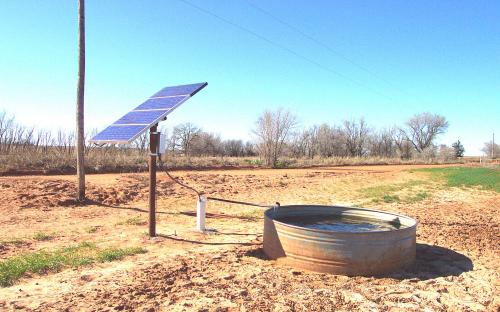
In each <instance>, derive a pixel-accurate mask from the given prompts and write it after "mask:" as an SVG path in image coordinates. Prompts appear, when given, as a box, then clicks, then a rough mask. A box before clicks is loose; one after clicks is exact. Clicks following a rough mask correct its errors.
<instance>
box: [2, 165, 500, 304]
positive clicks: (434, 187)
mask: <svg viewBox="0 0 500 312" xmlns="http://www.w3.org/2000/svg"><path fill="white" fill-rule="evenodd" d="M416 167H422V166H365V167H335V168H320V169H318V168H314V169H282V170H281V169H280V170H264V169H255V170H219V171H216V170H211V171H191V172H184V171H182V172H181V171H179V172H175V173H174V175H176V176H178V177H179V178H180V179H181V180H182V181H183V182H185V183H187V184H189V185H191V186H194V187H196V188H198V189H200V190H203V191H204V192H206V193H207V194H209V195H212V196H216V197H222V198H228V199H234V200H241V201H249V202H255V203H259V204H269V205H270V204H273V203H274V202H276V201H279V202H280V203H281V204H282V205H287V204H338V205H356V206H362V207H367V208H369V207H370V208H375V209H379V210H386V211H392V212H397V213H402V214H405V215H408V216H411V217H414V218H416V219H418V221H419V224H418V228H417V243H418V244H417V260H416V263H415V265H414V266H413V267H412V268H410V269H407V270H401V271H397V272H394V273H391V274H389V275H387V276H382V277H345V276H335V275H328V274H320V273H312V272H307V271H301V270H296V269H293V268H290V267H286V266H281V265H277V264H276V263H275V262H274V261H272V260H269V259H267V258H266V256H265V255H264V254H263V252H262V249H261V248H262V231H263V219H262V209H260V208H254V207H248V206H239V205H231V204H223V203H220V202H209V203H208V216H207V226H208V227H210V228H213V229H214V231H213V232H211V233H208V234H202V233H197V232H195V231H194V228H195V222H196V217H195V208H196V196H195V195H194V194H193V193H192V192H190V191H189V190H186V189H183V188H181V187H180V186H178V185H177V184H174V183H173V182H172V181H170V180H169V179H168V177H167V176H166V175H164V174H161V173H160V174H159V175H158V215H157V222H158V233H159V236H158V237H157V238H156V239H154V240H150V239H149V238H148V236H147V223H146V221H147V215H148V213H147V209H148V208H147V207H148V206H147V200H148V179H147V175H146V174H123V175H121V174H106V175H89V176H87V195H88V198H89V203H88V204H86V205H77V204H76V203H75V201H74V199H73V197H74V194H75V180H74V177H72V176H24V177H0V241H14V240H17V243H15V244H9V243H6V244H2V245H0V261H1V260H2V259H6V258H8V257H10V256H13V255H16V254H19V253H23V252H29V251H35V250H40V249H43V248H45V249H51V248H58V247H62V246H68V245H72V244H75V243H77V242H83V241H91V242H95V243H97V244H98V245H99V246H118V247H124V246H142V247H144V248H146V249H147V251H148V252H147V253H145V254H140V255H135V256H129V257H126V258H125V259H123V260H121V261H116V262H109V263H100V264H94V265H91V266H87V267H80V268H68V269H64V270H63V271H61V272H58V273H48V274H44V275H32V276H26V277H24V278H22V279H21V280H19V281H18V282H16V284H15V285H13V286H10V287H5V288H0V310H7V311H9V310H30V311H31V310H33V311H52V310H54V311H61V310H62V311H82V310H83V311H106V310H108V311H115V310H124V311H132V310H133V311H353V310H363V311H442V310H447V311H498V310H499V307H500V294H499V286H500V260H498V258H499V256H500V253H499V251H500V248H499V247H500V214H499V209H500V195H499V194H498V193H495V192H493V191H485V190H480V189H477V188H450V187H447V186H445V185H444V183H443V182H441V181H437V180H434V179H431V177H430V176H429V174H427V173H423V172H415V171H411V170H410V169H413V168H416ZM377 187H380V188H381V189H382V190H384V188H385V189H386V190H387V192H392V193H394V194H396V195H397V196H398V197H397V198H398V199H400V200H397V201H390V200H381V197H380V194H379V193H378V191H377ZM415 194H417V195H418V194H420V195H419V196H420V197H418V196H416V195H415ZM422 194H424V195H425V196H424V195H422ZM40 232H41V233H47V234H50V235H51V236H53V239H51V240H46V241H38V240H36V239H33V235H34V234H35V233H40Z"/></svg>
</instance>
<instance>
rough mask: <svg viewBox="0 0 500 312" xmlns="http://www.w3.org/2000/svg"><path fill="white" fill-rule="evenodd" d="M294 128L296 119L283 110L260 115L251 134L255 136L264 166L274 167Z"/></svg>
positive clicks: (265, 112)
mask: <svg viewBox="0 0 500 312" xmlns="http://www.w3.org/2000/svg"><path fill="white" fill-rule="evenodd" d="M296 126H297V117H296V116H295V115H293V114H292V113H291V112H290V111H287V110H284V109H283V108H279V109H277V110H275V111H268V110H266V111H264V112H263V113H262V115H261V116H260V117H259V119H258V120H257V122H256V127H255V129H254V130H253V133H254V134H255V135H256V136H257V148H258V150H259V153H260V155H261V156H262V157H263V158H264V160H265V162H266V165H268V166H272V167H276V164H277V162H278V158H279V157H280V156H282V152H283V147H284V144H285V142H286V141H287V140H288V139H289V138H290V134H291V132H292V131H293V129H294V128H295V127H296Z"/></svg>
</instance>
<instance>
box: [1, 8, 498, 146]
mask: <svg viewBox="0 0 500 312" xmlns="http://www.w3.org/2000/svg"><path fill="white" fill-rule="evenodd" d="M186 1H189V2H190V3H192V4H194V5H196V6H198V7H200V8H202V9H204V10H208V11H209V12H211V13H212V14H215V15H217V16H219V17H221V18H222V19H225V20H227V21H229V22H230V23H233V24H236V25H237V26H236V27H235V26H234V25H231V24H230V23H225V22H223V21H221V20H220V19H218V18H216V17H214V16H213V15H210V14H207V13H206V12H202V11H200V10H198V9H195V8H193V7H192V6H190V5H188V4H186V3H185V2H183V1H180V0H171V1H97V0H87V3H86V6H87V8H86V9H87V10H86V22H87V24H86V26H87V32H86V35H87V80H86V101H85V105H86V116H85V117H86V126H87V128H99V129H102V128H103V127H105V126H106V125H107V124H109V123H112V122H114V121H115V120H116V119H117V118H118V117H120V116H121V115H122V114H124V113H126V112H127V111H128V110H130V109H132V108H133V107H135V106H136V105H138V104H139V103H141V102H142V101H143V100H144V99H146V98H147V97H149V96H150V95H151V94H153V93H155V92H156V91H157V90H158V89H160V88H162V87H164V86H166V85H176V84H183V83H194V82H201V81H207V82H208V83H209V85H208V87H207V88H205V89H204V90H203V91H202V92H200V93H198V94H197V95H196V96H195V97H194V98H193V99H191V100H190V101H189V102H187V103H185V104H184V105H183V106H182V107H180V108H179V109H178V110H177V111H176V112H175V113H173V114H172V115H171V117H170V118H169V121H167V122H166V125H167V126H168V125H174V124H178V123H180V122H185V121H191V122H193V123H195V124H197V125H199V126H201V127H202V128H203V129H204V130H207V131H211V132H216V133H220V134H221V135H222V137H224V138H242V139H248V138H249V137H250V129H251V128H252V126H253V124H254V121H255V120H256V119H257V117H258V115H259V114H260V113H261V112H262V111H263V110H264V109H266V108H276V107H279V106H282V107H285V108H289V109H291V110H292V111H293V112H294V113H296V114H297V115H298V116H299V119H300V121H301V124H302V125H303V126H309V125H312V124H315V123H321V122H328V123H337V124H338V123H340V122H341V121H342V120H343V119H352V118H358V117H361V116H364V117H365V119H366V120H367V121H368V122H369V123H370V124H371V125H373V126H375V127H384V126H391V125H394V124H402V123H403V122H404V121H405V120H406V119H407V118H408V117H410V116H411V115H413V114H414V113H418V112H423V111H430V112H432V113H438V114H442V115H445V116H446V118H447V119H448V120H449V122H450V128H449V130H448V133H447V134H446V135H444V136H442V137H441V138H440V140H439V142H440V143H445V144H451V143H452V142H453V141H455V140H457V139H460V140H461V141H462V142H463V143H464V145H465V148H466V152H467V154H479V153H480V152H479V150H480V148H481V147H482V145H483V143H484V142H485V141H488V140H490V139H491V134H492V132H496V133H497V134H498V138H499V141H500V126H499V125H500V1H493V0H492V1H435V0H432V1H414V2H408V1H314V4H312V3H313V2H311V1H263V0H256V1H250V0H249V1H244V0H241V1H235V0H220V1H208V0H203V1H202V0H186ZM249 3H254V4H255V5H257V6H258V7H260V8H262V9H264V10H265V11H266V12H269V13H271V14H272V15H273V16H275V17H277V18H278V19H280V20H282V21H285V22H286V23H288V24H289V25H292V26H293V27H294V28H296V29H299V30H300V31H301V32H303V33H306V34H308V35H310V36H312V37H313V38H315V39H316V40H317V41H318V42H320V43H322V44H325V45H327V46H328V47H330V48H331V49H332V50H333V51H334V52H331V51H329V50H328V49H326V48H325V47H323V46H321V45H320V44H317V43H316V42H314V41H312V40H309V39H307V38H305V37H303V36H302V35H301V34H300V33H299V32H297V31H295V30H292V29H290V28H289V27H286V26H285V25H283V24H281V23H279V22H278V21H277V20H276V19H273V18H271V17H269V16H268V15H266V14H263V12H262V11H259V10H256V9H255V8H254V7H252V6H251V5H249ZM242 28H244V29H248V30H250V31H251V32H252V33H253V34H257V36H260V38H258V37H257V36H255V35H253V34H250V33H248V32H246V31H244V30H242ZM270 42H272V43H270ZM0 43H1V48H0V110H6V111H7V112H9V113H14V114H15V115H16V117H17V119H18V120H19V121H21V122H23V123H25V124H27V125H37V126H40V127H44V128H49V129H57V128H65V129H72V128H73V127H74V119H75V117H74V116H75V113H74V110H75V108H74V107H75V97H76V73H77V1H76V0H74V1H69V0H59V1H56V0H50V1H28V0H22V1H18V0H2V1H1V3H0ZM347 59H348V60H347ZM361 68H363V69H361Z"/></svg>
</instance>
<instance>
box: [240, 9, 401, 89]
mask: <svg viewBox="0 0 500 312" xmlns="http://www.w3.org/2000/svg"><path fill="white" fill-rule="evenodd" d="M246 2H247V3H248V5H249V6H251V7H252V8H253V9H255V10H257V11H259V12H261V13H262V14H264V15H267V16H268V17H270V18H271V19H273V20H275V21H277V22H278V23H280V24H282V25H284V26H286V27H288V28H290V29H291V30H293V31H295V32H296V33H298V34H299V35H301V36H302V37H304V38H306V39H309V40H310V41H312V42H314V43H316V44H317V45H319V46H321V47H323V48H324V49H326V50H327V51H329V52H330V53H331V54H333V55H335V56H337V57H340V58H341V59H343V60H344V61H346V62H348V63H350V64H351V65H353V66H355V67H356V68H358V69H360V70H362V71H364V72H365V73H368V74H370V75H371V76H373V77H374V78H376V79H378V80H380V81H382V82H384V83H385V84H387V85H389V86H391V87H392V88H394V89H397V90H398V91H400V92H401V93H405V94H407V95H408V93H407V92H406V91H405V90H403V89H401V88H400V87H398V86H397V85H395V84H394V83H392V82H390V81H388V80H387V79H385V78H383V77H381V76H380V75H378V74H376V73H375V72H373V71H371V70H370V69H368V68H366V67H365V66H363V65H361V64H359V63H358V62H356V61H354V60H353V59H351V58H349V57H347V56H346V55H344V54H343V53H340V52H339V51H336V50H334V49H333V48H332V47H331V46H329V45H328V44H326V43H324V42H323V41H320V40H318V39H316V38H315V37H313V36H312V35H310V34H308V33H306V32H304V31H302V30H301V29H299V28H298V27H296V26H294V25H292V24H290V23H289V22H286V21H284V20H283V19H281V18H279V17H277V16H276V15H274V14H272V13H270V12H269V11H267V10H265V9H263V8H261V7H259V6H258V5H256V4H255V3H253V2H252V1H250V0H246Z"/></svg>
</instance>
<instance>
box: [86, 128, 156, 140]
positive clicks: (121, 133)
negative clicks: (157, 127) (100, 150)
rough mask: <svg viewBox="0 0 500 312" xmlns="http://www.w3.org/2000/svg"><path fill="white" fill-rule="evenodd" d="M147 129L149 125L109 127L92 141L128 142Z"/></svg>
mask: <svg viewBox="0 0 500 312" xmlns="http://www.w3.org/2000/svg"><path fill="white" fill-rule="evenodd" d="M149 127H150V126H149V125H140V126H109V127H107V128H106V129H104V130H103V131H101V132H99V134H97V135H96V136H95V137H93V138H92V141H108V142H111V141H116V142H128V141H130V140H132V139H133V138H134V137H135V136H136V135H138V134H139V133H141V132H142V131H144V130H147V129H149Z"/></svg>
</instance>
